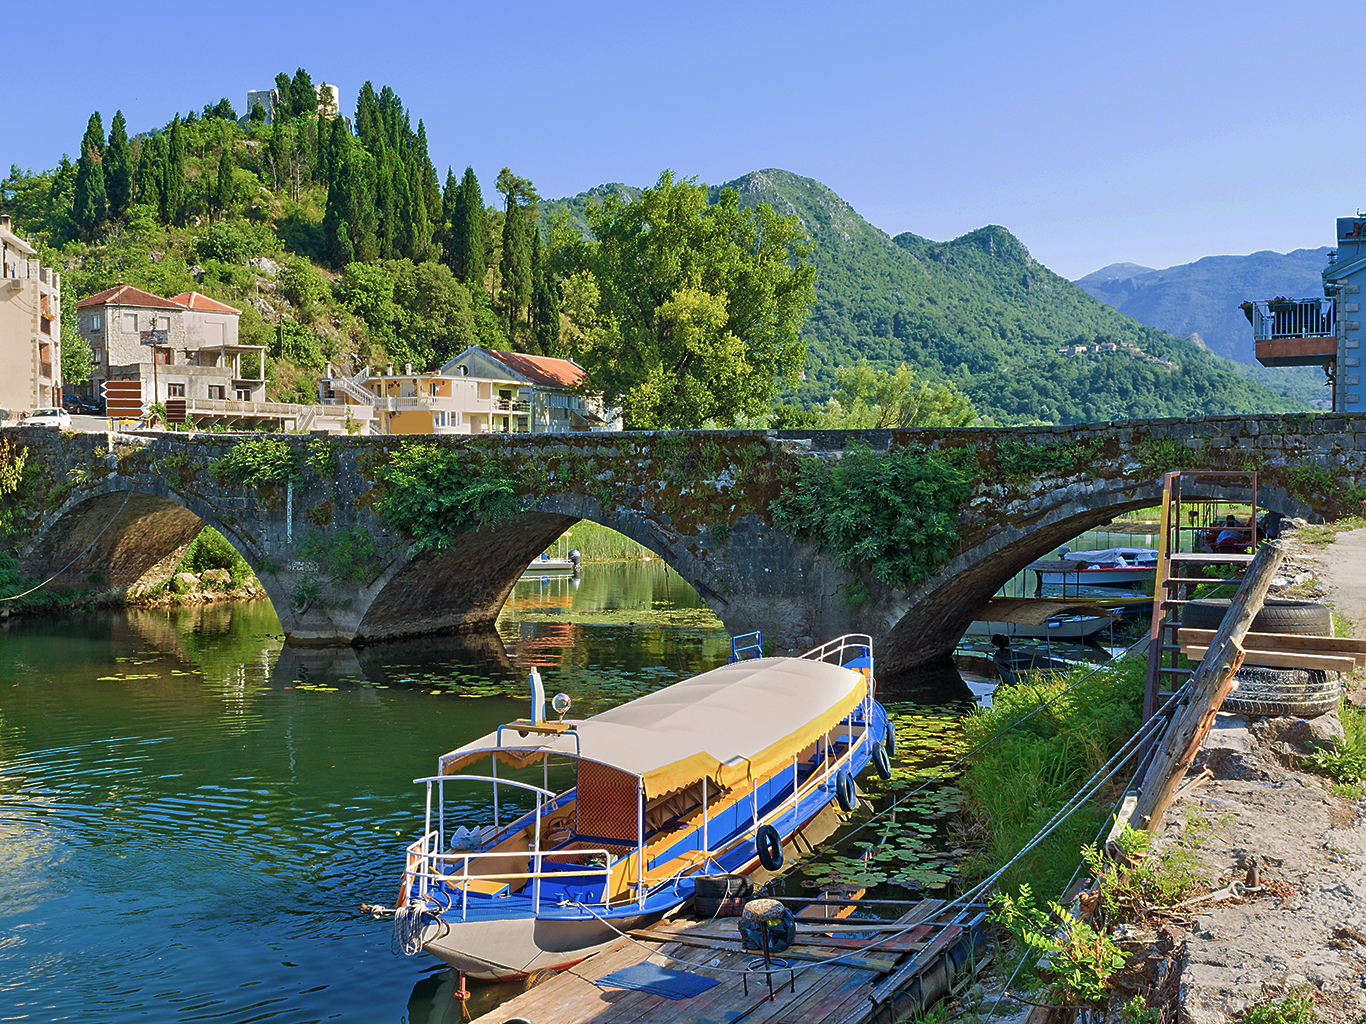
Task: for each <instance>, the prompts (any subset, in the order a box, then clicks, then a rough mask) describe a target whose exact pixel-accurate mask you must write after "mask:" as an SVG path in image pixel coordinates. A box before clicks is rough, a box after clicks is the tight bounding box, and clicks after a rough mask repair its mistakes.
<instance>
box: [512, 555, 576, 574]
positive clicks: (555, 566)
mask: <svg viewBox="0 0 1366 1024" xmlns="http://www.w3.org/2000/svg"><path fill="white" fill-rule="evenodd" d="M582 560H583V558H582V556H581V555H580V554H579V552H578V551H577V550H573V551H570V552H569V554H567V555H564V556H562V557H559V558H556V557H554V556H552V555H551V554H550V552H549V551H543V552H541V557H540V558H537V559H536V560H535V561H533V562H532V563H531V564H530V565H528V566H527V567H526V568H525V569H523V570H522V575H523V576H572V575H573V574H574V573H576V572H578V571H579V563H580V562H581V561H582Z"/></svg>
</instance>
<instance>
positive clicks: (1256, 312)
mask: <svg viewBox="0 0 1366 1024" xmlns="http://www.w3.org/2000/svg"><path fill="white" fill-rule="evenodd" d="M1248 312H1249V313H1250V314H1251V315H1250V319H1251V321H1252V338H1253V340H1254V341H1270V340H1271V339H1273V338H1328V337H1333V336H1334V335H1336V334H1337V332H1338V323H1337V310H1336V309H1335V305H1334V300H1333V299H1285V300H1266V301H1262V302H1254V303H1252V304H1251V309H1250V310H1248Z"/></svg>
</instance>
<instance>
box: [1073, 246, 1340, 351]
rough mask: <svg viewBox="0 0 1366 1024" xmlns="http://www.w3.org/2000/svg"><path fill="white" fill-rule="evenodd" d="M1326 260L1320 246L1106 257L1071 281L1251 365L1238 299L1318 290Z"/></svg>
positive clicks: (1249, 338)
mask: <svg viewBox="0 0 1366 1024" xmlns="http://www.w3.org/2000/svg"><path fill="white" fill-rule="evenodd" d="M1327 265H1328V247H1327V246H1323V247H1321V248H1318V249H1296V250H1295V251H1294V252H1289V253H1278V252H1271V251H1270V250H1263V251H1261V252H1254V253H1251V254H1249V255H1247V256H1206V257H1204V258H1203V259H1199V260H1196V261H1195V262H1194V263H1184V264H1181V265H1180V266H1175V267H1167V268H1166V269H1165V270H1151V269H1147V268H1143V267H1139V266H1138V265H1137V264H1133V263H1112V264H1111V265H1110V266H1108V267H1103V268H1101V269H1100V270H1097V271H1096V272H1095V273H1092V274H1087V275H1086V276H1085V277H1083V278H1080V279H1078V280H1077V281H1076V282H1075V283H1076V284H1077V286H1078V287H1080V288H1081V289H1083V290H1084V291H1085V292H1086V293H1087V294H1089V295H1092V296H1094V297H1095V298H1097V299H1100V301H1101V302H1104V303H1105V304H1106V305H1109V306H1113V307H1114V308H1115V309H1117V310H1119V311H1120V312H1121V313H1123V314H1124V315H1125V316H1131V317H1133V318H1134V319H1135V320H1137V321H1139V322H1140V323H1144V324H1147V325H1148V326H1149V327H1156V328H1159V329H1160V330H1164V331H1169V332H1170V333H1172V334H1182V335H1184V334H1191V333H1198V334H1199V335H1200V338H1201V339H1202V340H1203V341H1204V343H1205V344H1206V345H1207V346H1208V347H1209V349H1210V351H1211V352H1214V353H1215V354H1216V355H1221V356H1224V357H1225V358H1228V359H1236V360H1238V361H1239V362H1244V363H1253V362H1255V361H1256V353H1255V351H1254V347H1253V344H1252V331H1251V329H1250V328H1249V327H1248V323H1247V319H1246V317H1244V316H1243V314H1242V312H1241V311H1240V310H1239V309H1238V304H1239V303H1241V302H1243V301H1244V300H1247V299H1269V298H1271V297H1272V296H1275V295H1290V296H1301V297H1313V296H1317V295H1322V294H1323V279H1322V278H1321V277H1320V272H1321V271H1322V270H1323V268H1324V267H1325V266H1327ZM1130 268H1132V269H1130Z"/></svg>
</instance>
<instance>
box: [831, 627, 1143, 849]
mask: <svg viewBox="0 0 1366 1024" xmlns="http://www.w3.org/2000/svg"><path fill="white" fill-rule="evenodd" d="M1147 642H1148V638H1147V637H1146V636H1145V637H1141V638H1140V639H1138V640H1135V641H1134V642H1133V643H1132V644H1130V645H1129V646H1128V647H1126V648H1124V650H1123V651H1121V652H1120V653H1119V655H1118V657H1115V658H1112V659H1110V660H1109V661H1107V662H1104V663H1103V664H1100V665H1097V666H1096V667H1095V668H1093V669H1092V670H1091V671H1090V672H1087V673H1086V674H1085V675H1084V676H1082V677H1081V678H1080V679H1078V680H1076V681H1075V682H1073V683H1071V684H1070V685H1068V686H1067V687H1065V688H1064V689H1062V690H1060V691H1058V693H1056V694H1054V695H1053V696H1052V697H1050V698H1049V699H1048V700H1046V701H1044V702H1043V703H1042V704H1040V705H1039V706H1038V707H1036V708H1035V709H1034V710H1033V711H1031V712H1029V714H1027V715H1024V716H1023V717H1021V718H1017V719H1016V720H1015V721H1013V722H1011V723H1010V724H1009V725H1007V726H1006V727H1005V728H1004V729H1001V730H1000V731H999V732H997V733H995V734H994V735H993V736H990V737H988V738H987V739H985V740H983V741H982V742H981V743H979V744H977V746H975V747H973V748H972V749H971V750H969V751H968V752H967V753H966V754H964V755H963V756H962V757H960V758H959V759H958V760H957V761H954V762H953V763H952V764H948V765H945V766H944V767H943V768H941V769H939V771H937V772H936V773H935V774H933V775H931V776H930V777H929V778H928V779H926V780H925V781H924V782H922V783H921V784H920V785H919V786H917V787H916V788H915V789H912V790H909V791H907V792H905V793H902V794H901V795H900V796H899V797H897V798H896V799H895V800H893V801H892V802H891V803H890V804H888V805H887V806H886V807H884V808H883V809H882V810H880V811H878V812H877V813H875V814H874V815H872V817H870V818H869V819H868V820H867V821H864V822H862V823H861V824H860V825H859V826H858V827H857V828H855V829H854V830H853V831H852V832H850V833H849V834H848V835H846V836H845V837H844V839H852V838H853V837H854V836H856V835H858V834H859V833H860V832H862V831H863V830H864V829H865V828H867V827H868V826H869V825H871V824H872V823H873V822H875V821H877V820H878V819H879V818H881V817H883V816H885V815H886V814H888V813H890V812H892V811H894V810H896V809H897V807H898V806H900V804H901V803H902V802H904V801H906V800H908V799H910V798H911V797H913V796H915V795H916V794H917V793H921V792H924V791H925V790H926V789H928V788H929V787H930V786H931V785H933V784H934V783H936V782H938V781H940V780H941V779H943V778H944V776H946V775H947V774H948V773H949V772H951V771H953V770H954V769H955V768H957V767H959V766H960V765H963V764H966V763H967V762H968V761H969V760H970V759H971V758H972V757H973V756H974V755H976V754H979V753H981V752H982V751H983V750H985V749H986V748H987V747H989V746H991V744H993V743H995V742H996V741H997V740H999V739H1000V738H1001V737H1002V736H1004V735H1005V734H1006V733H1008V732H1010V731H1011V730H1012V729H1014V728H1015V727H1016V726H1019V725H1023V724H1024V723H1025V722H1027V721H1029V720H1030V719H1031V718H1033V717H1034V716H1035V715H1037V714H1038V713H1039V712H1040V711H1042V710H1043V709H1044V708H1046V707H1048V706H1050V705H1052V704H1054V703H1056V702H1057V701H1059V700H1061V699H1062V698H1063V697H1065V696H1066V695H1067V694H1069V693H1071V692H1072V691H1073V690H1075V689H1076V688H1077V687H1078V686H1080V685H1081V684H1082V683H1084V682H1086V681H1087V680H1088V679H1090V678H1091V677H1092V676H1094V675H1095V674H1096V673H1097V672H1099V671H1100V670H1101V669H1105V668H1111V667H1112V666H1113V665H1114V664H1115V662H1117V661H1119V660H1120V659H1122V658H1124V657H1127V656H1128V655H1129V654H1130V653H1131V652H1133V651H1134V650H1135V649H1136V648H1137V647H1138V646H1139V645H1140V644H1146V643H1147ZM841 841H843V840H841Z"/></svg>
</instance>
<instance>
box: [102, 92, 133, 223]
mask: <svg viewBox="0 0 1366 1024" xmlns="http://www.w3.org/2000/svg"><path fill="white" fill-rule="evenodd" d="M104 192H105V195H106V196H107V197H108V200H109V216H110V217H111V218H113V219H117V218H119V217H122V216H123V215H124V214H125V213H127V212H128V207H129V205H130V204H131V203H132V201H133V152H132V149H131V148H130V147H129V145H128V127H127V125H126V124H125V123H124V120H123V111H122V110H116V111H115V112H114V123H113V124H111V125H110V126H109V146H108V148H107V149H106V150H105V151H104Z"/></svg>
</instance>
